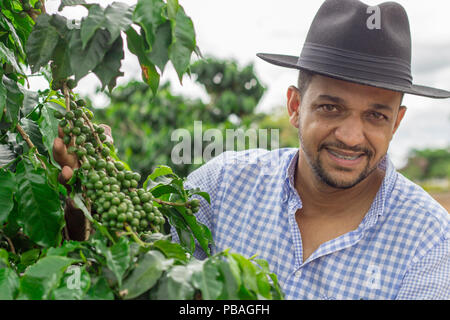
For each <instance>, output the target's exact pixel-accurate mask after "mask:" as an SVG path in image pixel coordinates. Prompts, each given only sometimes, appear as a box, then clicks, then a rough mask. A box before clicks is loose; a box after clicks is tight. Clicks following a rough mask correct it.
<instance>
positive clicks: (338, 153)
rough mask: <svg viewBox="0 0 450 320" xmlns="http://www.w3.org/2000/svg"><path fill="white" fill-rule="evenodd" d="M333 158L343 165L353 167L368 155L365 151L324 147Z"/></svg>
mask: <svg viewBox="0 0 450 320" xmlns="http://www.w3.org/2000/svg"><path fill="white" fill-rule="evenodd" d="M324 149H325V150H326V151H327V154H328V156H329V158H330V159H331V160H333V161H334V162H335V163H336V164H337V165H339V166H342V167H353V166H356V165H358V164H360V163H361V161H362V160H363V159H364V156H365V155H366V154H365V153H364V152H349V151H343V150H339V149H331V148H328V147H327V148H324Z"/></svg>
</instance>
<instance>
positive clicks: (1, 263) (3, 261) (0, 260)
mask: <svg viewBox="0 0 450 320" xmlns="http://www.w3.org/2000/svg"><path fill="white" fill-rule="evenodd" d="M9 266H10V265H9V253H8V251H6V250H5V249H3V248H0V269H3V268H9Z"/></svg>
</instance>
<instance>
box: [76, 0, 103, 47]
mask: <svg viewBox="0 0 450 320" xmlns="http://www.w3.org/2000/svg"><path fill="white" fill-rule="evenodd" d="M104 26H105V12H104V10H103V8H102V7H100V6H99V5H98V4H94V5H92V7H90V8H89V12H88V16H87V17H86V19H84V20H83V21H82V23H81V34H80V36H81V41H82V43H83V45H82V49H83V50H84V49H86V45H87V44H88V42H89V40H91V38H92V36H93V35H94V34H95V32H96V31H97V30H98V29H100V28H103V27H104Z"/></svg>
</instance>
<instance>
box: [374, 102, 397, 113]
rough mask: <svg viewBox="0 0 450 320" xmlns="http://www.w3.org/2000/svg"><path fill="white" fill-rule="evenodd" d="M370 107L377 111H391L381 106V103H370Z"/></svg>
mask: <svg viewBox="0 0 450 320" xmlns="http://www.w3.org/2000/svg"><path fill="white" fill-rule="evenodd" d="M370 106H371V107H372V108H375V109H377V110H385V111H390V112H392V110H393V109H392V107H390V106H388V105H386V104H381V103H372V104H370Z"/></svg>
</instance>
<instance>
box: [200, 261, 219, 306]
mask: <svg viewBox="0 0 450 320" xmlns="http://www.w3.org/2000/svg"><path fill="white" fill-rule="evenodd" d="M219 276H220V273H219V270H218V265H217V263H216V262H215V261H214V260H212V259H208V260H206V261H205V263H204V264H203V268H202V270H201V272H195V273H194V274H193V275H192V284H193V285H194V287H195V288H197V289H199V290H200V291H201V292H202V299H203V300H216V299H217V298H218V297H219V295H220V293H221V292H222V288H223V283H222V282H220V281H219V280H218V278H219Z"/></svg>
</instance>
